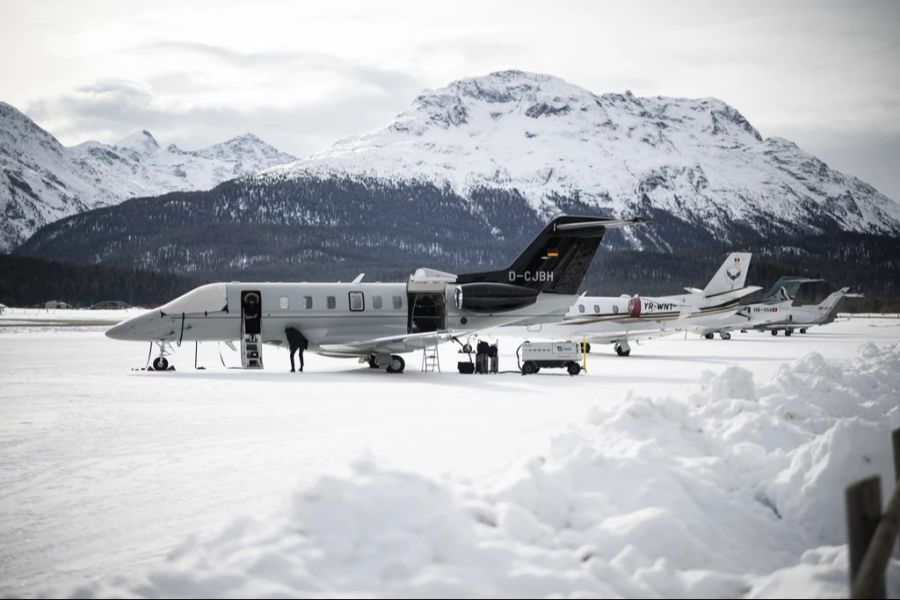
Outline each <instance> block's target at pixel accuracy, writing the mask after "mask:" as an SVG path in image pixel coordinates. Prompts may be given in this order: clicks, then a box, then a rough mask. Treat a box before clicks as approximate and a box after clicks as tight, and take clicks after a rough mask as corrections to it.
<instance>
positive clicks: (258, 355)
mask: <svg viewBox="0 0 900 600" xmlns="http://www.w3.org/2000/svg"><path fill="white" fill-rule="evenodd" d="M241 366H242V367H244V368H245V369H262V368H263V362H262V340H261V338H260V336H259V335H258V334H253V333H244V334H243V335H242V336H241Z"/></svg>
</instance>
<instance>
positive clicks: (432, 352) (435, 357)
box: [422, 344, 441, 373]
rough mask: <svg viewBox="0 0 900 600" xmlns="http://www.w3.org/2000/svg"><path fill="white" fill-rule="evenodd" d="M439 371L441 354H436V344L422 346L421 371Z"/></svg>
mask: <svg viewBox="0 0 900 600" xmlns="http://www.w3.org/2000/svg"><path fill="white" fill-rule="evenodd" d="M435 371H437V372H438V373H440V372H441V355H440V354H438V347H437V344H434V345H433V346H425V347H424V348H422V372H423V373H434V372H435Z"/></svg>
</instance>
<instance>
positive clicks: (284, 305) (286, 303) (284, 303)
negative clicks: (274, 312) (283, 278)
mask: <svg viewBox="0 0 900 600" xmlns="http://www.w3.org/2000/svg"><path fill="white" fill-rule="evenodd" d="M278 306H280V307H281V310H287V309H288V308H290V306H291V302H290V300H288V297H287V296H282V297H281V298H279V299H278Z"/></svg>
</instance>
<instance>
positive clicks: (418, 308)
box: [406, 269, 456, 333]
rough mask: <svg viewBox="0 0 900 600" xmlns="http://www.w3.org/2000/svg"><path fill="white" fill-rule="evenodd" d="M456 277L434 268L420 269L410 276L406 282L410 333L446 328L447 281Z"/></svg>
mask: <svg viewBox="0 0 900 600" xmlns="http://www.w3.org/2000/svg"><path fill="white" fill-rule="evenodd" d="M455 279H456V276H455V275H451V274H449V273H442V272H441V271H434V270H432V269H419V270H418V271H416V272H415V273H414V274H413V275H412V276H411V277H410V278H409V282H408V283H407V284H406V301H407V314H408V317H409V320H408V321H407V331H408V332H409V333H427V332H429V331H441V330H443V329H445V328H446V326H447V304H446V300H445V299H444V294H445V291H446V288H447V283H448V282H452V281H453V280H455Z"/></svg>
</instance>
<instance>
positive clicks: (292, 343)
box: [284, 327, 309, 373]
mask: <svg viewBox="0 0 900 600" xmlns="http://www.w3.org/2000/svg"><path fill="white" fill-rule="evenodd" d="M284 334H285V335H286V336H287V340H288V346H289V347H290V350H291V373H293V372H294V352H299V353H300V372H301V373H302V372H303V351H304V350H306V349H307V348H308V347H309V341H308V340H307V339H306V337H305V336H304V335H303V334H302V333H300V331H299V330H298V329H294V328H293V327H288V328H287V329H285V330H284Z"/></svg>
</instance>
